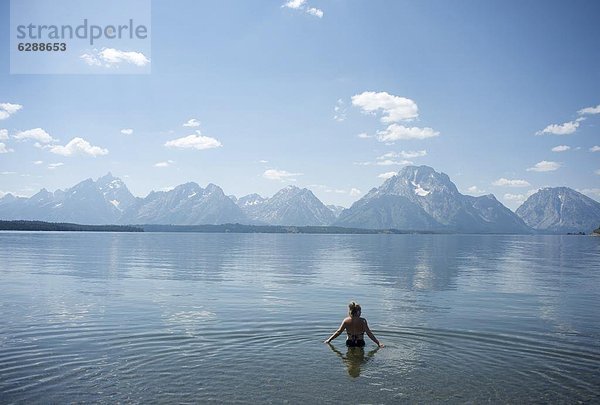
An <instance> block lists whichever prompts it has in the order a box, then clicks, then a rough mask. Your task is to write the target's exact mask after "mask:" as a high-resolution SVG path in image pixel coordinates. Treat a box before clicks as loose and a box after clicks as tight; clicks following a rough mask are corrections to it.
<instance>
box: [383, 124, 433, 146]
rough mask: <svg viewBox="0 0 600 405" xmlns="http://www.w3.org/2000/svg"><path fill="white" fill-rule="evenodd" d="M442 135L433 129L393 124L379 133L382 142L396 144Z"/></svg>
mask: <svg viewBox="0 0 600 405" xmlns="http://www.w3.org/2000/svg"><path fill="white" fill-rule="evenodd" d="M439 134H440V133H439V132H438V131H434V130H433V129H432V128H418V127H410V128H408V127H405V126H404V125H398V124H391V125H390V126H388V127H387V128H386V129H385V130H383V131H377V139H379V141H380V142H395V141H400V140H409V139H427V138H433V137H435V136H438V135H439Z"/></svg>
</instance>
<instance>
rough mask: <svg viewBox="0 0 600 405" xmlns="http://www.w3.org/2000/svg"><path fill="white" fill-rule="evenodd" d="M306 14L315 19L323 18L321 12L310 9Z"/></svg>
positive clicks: (316, 9)
mask: <svg viewBox="0 0 600 405" xmlns="http://www.w3.org/2000/svg"><path fill="white" fill-rule="evenodd" d="M306 12H307V13H308V14H310V15H314V16H315V17H319V18H323V10H321V9H318V8H314V7H310V8H309V9H308V10H306Z"/></svg>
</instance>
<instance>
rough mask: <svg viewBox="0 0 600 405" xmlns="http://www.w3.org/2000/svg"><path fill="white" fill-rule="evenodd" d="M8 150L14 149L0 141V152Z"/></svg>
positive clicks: (7, 151)
mask: <svg viewBox="0 0 600 405" xmlns="http://www.w3.org/2000/svg"><path fill="white" fill-rule="evenodd" d="M9 152H14V150H13V149H10V148H7V147H6V145H5V144H4V143H2V142H0V153H9Z"/></svg>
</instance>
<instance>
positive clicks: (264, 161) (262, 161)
mask: <svg viewBox="0 0 600 405" xmlns="http://www.w3.org/2000/svg"><path fill="white" fill-rule="evenodd" d="M258 163H263V164H264V163H269V161H268V160H264V159H263V160H259V161H258Z"/></svg>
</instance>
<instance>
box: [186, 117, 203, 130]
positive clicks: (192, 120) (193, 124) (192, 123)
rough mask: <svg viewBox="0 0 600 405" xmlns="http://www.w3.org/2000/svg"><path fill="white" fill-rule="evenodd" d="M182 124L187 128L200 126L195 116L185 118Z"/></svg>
mask: <svg viewBox="0 0 600 405" xmlns="http://www.w3.org/2000/svg"><path fill="white" fill-rule="evenodd" d="M183 126H184V127H188V128H196V127H199V126H200V121H198V120H197V119H196V118H190V119H189V120H187V122H184V123H183Z"/></svg>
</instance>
